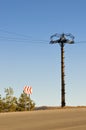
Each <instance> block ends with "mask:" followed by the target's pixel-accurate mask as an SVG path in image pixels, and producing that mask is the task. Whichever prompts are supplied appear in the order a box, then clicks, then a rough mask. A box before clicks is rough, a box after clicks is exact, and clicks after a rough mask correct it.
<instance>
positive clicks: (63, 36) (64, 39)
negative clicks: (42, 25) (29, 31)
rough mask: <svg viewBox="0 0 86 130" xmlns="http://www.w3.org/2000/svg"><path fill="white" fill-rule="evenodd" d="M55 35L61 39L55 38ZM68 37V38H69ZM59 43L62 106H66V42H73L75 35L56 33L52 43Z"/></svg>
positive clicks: (51, 38) (52, 37)
mask: <svg viewBox="0 0 86 130" xmlns="http://www.w3.org/2000/svg"><path fill="white" fill-rule="evenodd" d="M55 37H58V38H59V39H57V40H54V38H55ZM67 37H68V39H67ZM56 43H59V45H60V47H61V107H65V105H66V103H65V78H64V77H65V71H64V45H65V44H66V43H69V44H73V43H74V36H73V35H72V34H70V33H69V34H64V33H62V34H57V33H56V34H54V35H52V36H51V37H50V44H56Z"/></svg>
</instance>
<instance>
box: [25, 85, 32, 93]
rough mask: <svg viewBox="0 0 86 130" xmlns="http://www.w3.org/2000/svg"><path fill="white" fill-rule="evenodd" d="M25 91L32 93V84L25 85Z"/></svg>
mask: <svg viewBox="0 0 86 130" xmlns="http://www.w3.org/2000/svg"><path fill="white" fill-rule="evenodd" d="M24 92H25V93H26V94H32V87H31V86H25V87H24Z"/></svg>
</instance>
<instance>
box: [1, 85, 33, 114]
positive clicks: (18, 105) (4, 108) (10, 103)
mask: <svg viewBox="0 0 86 130" xmlns="http://www.w3.org/2000/svg"><path fill="white" fill-rule="evenodd" d="M4 92H5V97H3V98H2V97H1V95H0V112H13V111H28V110H33V109H34V108H35V103H34V101H33V100H31V98H30V97H29V96H28V95H27V94H25V93H24V92H23V93H21V95H20V97H19V98H16V97H15V96H14V95H13V94H14V91H13V89H12V88H11V87H9V88H6V89H5V91H4ZM29 105H30V108H29Z"/></svg>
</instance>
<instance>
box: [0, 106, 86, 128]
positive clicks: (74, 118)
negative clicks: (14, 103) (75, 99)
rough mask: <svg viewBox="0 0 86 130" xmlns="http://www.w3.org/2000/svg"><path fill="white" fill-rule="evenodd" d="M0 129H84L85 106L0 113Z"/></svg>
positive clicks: (85, 125) (85, 123)
mask: <svg viewBox="0 0 86 130" xmlns="http://www.w3.org/2000/svg"><path fill="white" fill-rule="evenodd" d="M0 130H86V108H70V109H56V110H40V111H30V112H13V113H0Z"/></svg>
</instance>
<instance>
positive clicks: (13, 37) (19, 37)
mask: <svg viewBox="0 0 86 130" xmlns="http://www.w3.org/2000/svg"><path fill="white" fill-rule="evenodd" d="M0 32H1V33H4V36H3V35H0V41H1V40H2V41H13V42H22V43H23V42H24V43H35V44H37V43H43V44H47V43H49V40H41V39H33V37H32V36H28V35H24V34H19V33H16V32H11V31H7V30H3V29H1V28H0ZM5 35H6V36H5ZM74 43H75V44H77V43H86V41H76V42H74Z"/></svg>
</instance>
